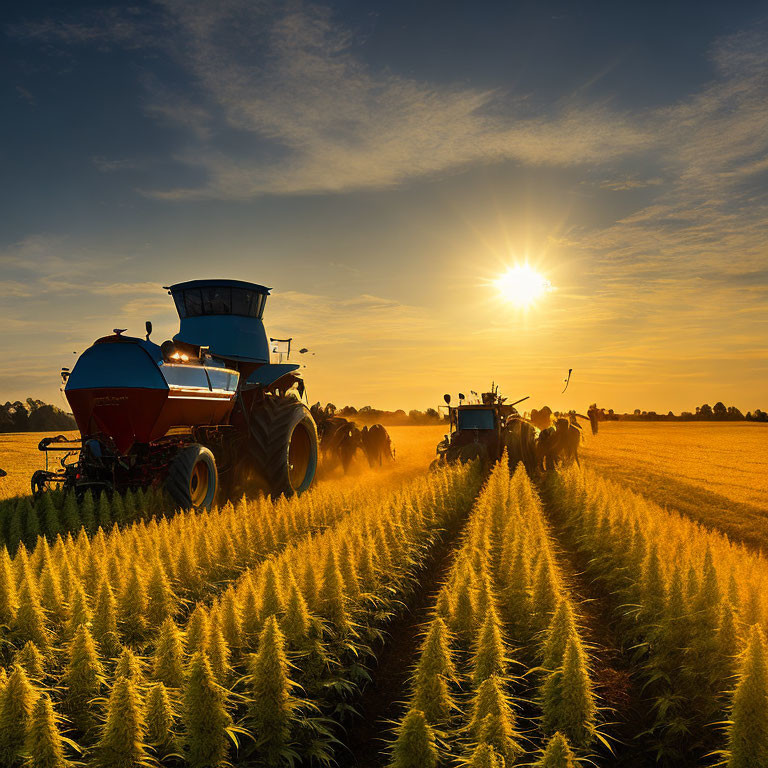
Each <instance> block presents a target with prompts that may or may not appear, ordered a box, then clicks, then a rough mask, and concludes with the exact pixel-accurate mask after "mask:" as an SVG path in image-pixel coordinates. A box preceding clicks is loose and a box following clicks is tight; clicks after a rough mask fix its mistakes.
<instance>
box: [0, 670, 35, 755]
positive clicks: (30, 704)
mask: <svg viewBox="0 0 768 768" xmlns="http://www.w3.org/2000/svg"><path fill="white" fill-rule="evenodd" d="M37 697H38V692H37V690H36V689H35V688H34V686H33V685H32V684H31V683H30V681H29V678H28V677H27V675H26V673H25V672H24V670H23V669H22V667H20V666H19V665H18V664H14V666H13V668H12V670H11V674H10V675H9V677H8V682H7V683H6V684H5V685H4V686H3V689H2V691H1V692H0V765H8V766H11V765H14V764H15V763H16V761H17V758H18V757H19V755H20V754H21V752H22V750H23V748H24V739H25V735H26V731H27V728H28V727H29V723H30V720H31V718H32V714H33V711H34V708H35V702H36V701H37Z"/></svg>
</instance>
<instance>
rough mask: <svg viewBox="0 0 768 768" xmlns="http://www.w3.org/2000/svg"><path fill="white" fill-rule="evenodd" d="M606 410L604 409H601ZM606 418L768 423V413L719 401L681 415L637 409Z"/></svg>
mask: <svg viewBox="0 0 768 768" xmlns="http://www.w3.org/2000/svg"><path fill="white" fill-rule="evenodd" d="M601 410H604V409H601ZM604 418H605V419H606V420H608V421H610V420H613V419H616V420H622V421H625V420H626V421H761V422H768V413H766V412H765V411H763V410H761V409H760V408H755V410H754V411H747V412H746V414H745V413H742V412H741V411H740V410H739V409H738V408H737V407H736V406H735V405H728V406H727V405H725V403H723V402H721V401H719V400H718V402H716V403H715V404H714V405H710V404H709V403H704V404H703V405H699V406H697V407H696V410H695V411H682V412H681V413H680V414H679V415H677V414H675V413H673V412H672V411H669V412H668V413H657V412H656V411H641V410H640V409H639V408H635V410H634V412H633V413H621V414H614V412H613V410H612V409H611V410H608V411H605V416H604Z"/></svg>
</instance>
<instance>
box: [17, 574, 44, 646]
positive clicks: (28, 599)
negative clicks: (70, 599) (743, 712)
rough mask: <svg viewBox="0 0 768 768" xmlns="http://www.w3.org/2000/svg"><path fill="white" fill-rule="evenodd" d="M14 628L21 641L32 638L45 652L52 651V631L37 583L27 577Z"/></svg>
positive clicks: (20, 596) (20, 597)
mask: <svg viewBox="0 0 768 768" xmlns="http://www.w3.org/2000/svg"><path fill="white" fill-rule="evenodd" d="M13 629H14V632H15V634H16V635H17V636H18V638H19V640H20V641H23V642H26V641H27V640H31V641H32V642H33V643H34V644H35V645H36V646H37V648H38V650H39V651H41V652H42V653H44V654H46V655H47V654H49V653H50V651H51V633H50V631H49V629H48V626H47V623H46V620H45V613H44V612H43V607H42V605H41V604H40V598H39V597H38V591H37V587H36V585H34V582H33V581H32V580H31V577H30V580H29V581H27V580H26V579H25V581H24V584H23V586H22V588H21V592H20V593H19V608H18V610H17V611H16V618H15V620H14V622H13Z"/></svg>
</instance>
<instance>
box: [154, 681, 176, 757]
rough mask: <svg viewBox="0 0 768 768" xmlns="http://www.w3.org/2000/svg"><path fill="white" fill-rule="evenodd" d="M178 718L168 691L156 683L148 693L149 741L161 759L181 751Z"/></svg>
mask: <svg viewBox="0 0 768 768" xmlns="http://www.w3.org/2000/svg"><path fill="white" fill-rule="evenodd" d="M176 720H177V715H176V712H175V711H174V709H173V705H172V704H171V699H170V697H169V696H168V691H167V690H166V688H165V686H164V685H163V684H162V683H154V684H153V685H152V686H151V687H150V689H149V692H148V693H147V743H148V744H149V745H150V746H151V747H152V749H153V751H154V753H155V755H156V756H157V757H158V758H160V759H161V760H165V759H167V758H169V757H172V756H174V755H178V754H179V752H180V745H179V740H178V736H177V733H176Z"/></svg>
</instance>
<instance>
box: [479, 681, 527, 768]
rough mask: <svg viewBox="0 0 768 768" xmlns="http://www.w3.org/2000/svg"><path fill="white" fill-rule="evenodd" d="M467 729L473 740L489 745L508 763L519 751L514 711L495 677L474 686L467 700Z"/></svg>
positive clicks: (501, 684)
mask: <svg viewBox="0 0 768 768" xmlns="http://www.w3.org/2000/svg"><path fill="white" fill-rule="evenodd" d="M469 731H470V733H471V734H472V736H473V738H474V740H475V741H477V742H480V743H483V744H491V745H492V746H493V747H494V749H495V750H496V751H497V752H498V753H499V754H500V755H502V756H503V757H504V758H505V760H506V761H507V762H509V763H512V762H513V761H514V760H515V758H516V757H517V756H518V755H519V754H520V753H521V752H522V749H521V747H520V735H519V734H518V733H517V731H516V728H515V714H514V711H513V709H512V706H511V705H510V702H509V700H508V698H507V695H506V693H505V691H504V686H503V683H502V681H501V680H500V679H499V678H498V677H495V676H493V677H489V678H488V679H487V680H484V681H483V682H482V683H481V684H480V686H479V687H478V689H477V693H476V694H475V696H474V697H473V699H472V703H471V714H470V718H469Z"/></svg>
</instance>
